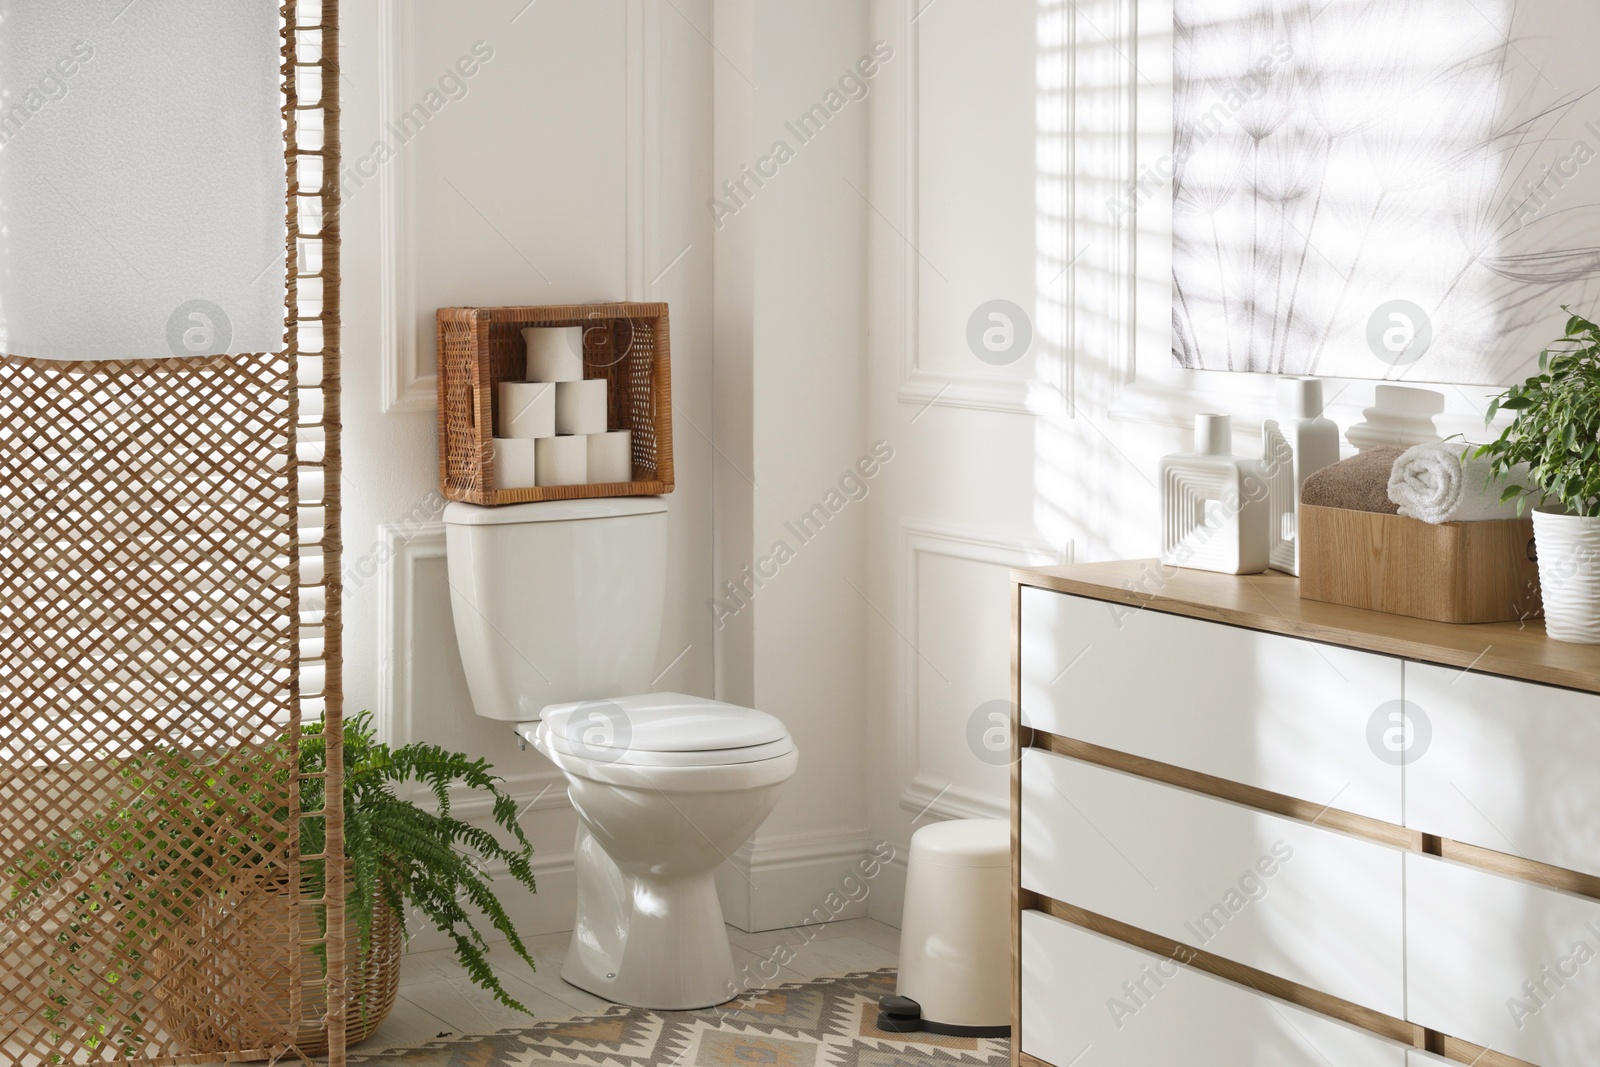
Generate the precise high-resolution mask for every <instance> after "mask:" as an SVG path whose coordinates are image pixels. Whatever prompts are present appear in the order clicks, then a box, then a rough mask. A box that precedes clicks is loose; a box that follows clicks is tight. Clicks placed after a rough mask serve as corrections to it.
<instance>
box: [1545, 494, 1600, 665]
mask: <svg viewBox="0 0 1600 1067" xmlns="http://www.w3.org/2000/svg"><path fill="white" fill-rule="evenodd" d="M1533 541H1534V545H1535V546H1536V549H1537V551H1538V554H1539V593H1540V595H1541V596H1542V597H1543V599H1544V630H1545V633H1546V634H1547V635H1548V636H1549V637H1551V638H1552V639H1554V640H1556V641H1570V642H1572V643H1574V644H1580V645H1600V518H1595V517H1588V516H1583V515H1573V514H1571V513H1569V512H1567V511H1566V510H1564V509H1561V508H1535V509H1534V511H1533Z"/></svg>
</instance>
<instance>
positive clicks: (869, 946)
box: [361, 919, 900, 1051]
mask: <svg viewBox="0 0 1600 1067" xmlns="http://www.w3.org/2000/svg"><path fill="white" fill-rule="evenodd" d="M571 936H572V935H571V934H547V935H545V936H543V937H536V938H534V939H533V940H532V941H531V942H530V943H529V945H528V948H529V951H531V952H532V953H533V956H534V958H535V960H536V961H537V963H538V969H537V970H536V971H529V970H528V966H527V964H525V963H523V962H522V960H520V959H519V958H517V957H516V956H514V955H511V954H510V953H509V952H506V951H505V950H504V949H503V948H502V949H501V951H500V952H497V953H491V956H490V960H491V963H492V965H493V966H494V968H495V971H496V972H497V973H498V974H499V975H500V979H501V981H502V982H503V983H504V984H505V987H506V990H507V992H509V993H510V994H511V995H512V996H514V997H516V998H517V999H518V1000H520V1001H522V1003H523V1004H525V1005H527V1007H528V1008H529V1009H530V1010H531V1011H532V1012H533V1015H532V1016H531V1017H530V1016H527V1015H523V1014H521V1013H520V1012H515V1011H512V1010H510V1009H508V1008H505V1007H503V1006H501V1005H500V1004H499V1003H497V1002H496V1001H495V1000H494V998H493V997H492V996H490V995H489V994H488V993H486V992H484V991H483V990H481V989H479V988H478V987H477V986H475V985H473V984H472V983H471V982H470V981H468V979H467V976H466V973H465V972H464V971H462V969H461V968H460V966H459V965H457V963H456V961H455V957H454V955H453V953H452V952H451V951H450V950H448V949H440V950H437V951H433V952H418V953H410V954H408V955H407V956H406V958H405V962H404V964H403V965H402V967H401V970H400V999H399V1001H398V1002H397V1003H396V1004H395V1007H394V1011H393V1012H392V1013H390V1015H389V1017H388V1018H387V1019H385V1020H384V1022H383V1025H382V1026H380V1027H379V1028H378V1031H377V1033H375V1034H374V1035H373V1036H372V1037H370V1038H368V1039H367V1040H366V1041H364V1042H362V1044H361V1047H362V1049H363V1050H366V1051H377V1050H380V1049H384V1048H398V1047H410V1046H413V1045H418V1044H421V1043H422V1042H424V1041H431V1040H433V1039H434V1038H437V1037H442V1036H447V1035H460V1034H484V1033H492V1032H494V1031H495V1030H501V1029H505V1028H507V1027H515V1026H526V1025H527V1024H529V1023H530V1022H534V1021H538V1020H548V1019H566V1018H571V1017H572V1016H575V1015H587V1014H594V1013H598V1012H602V1011H605V1010H606V1008H608V1007H610V1004H609V1003H608V1002H607V1001H604V1000H601V999H600V998H599V997H596V996H591V995H590V994H588V993H585V992H584V991H583V990H581V989H576V988H574V987H572V986H570V985H567V984H566V983H565V982H563V981H562V980H561V963H562V961H563V960H564V959H565V958H566V952H567V941H568V940H569V939H570V938H571ZM728 937H729V939H730V940H731V941H732V942H733V957H734V959H733V962H734V966H735V967H737V968H739V969H740V970H741V972H742V973H743V974H746V975H749V976H751V977H752V979H754V980H753V982H752V984H753V985H757V986H768V985H781V984H783V983H784V982H800V981H805V980H807V979H811V978H820V977H822V976H824V975H831V974H844V973H845V972H847V971H864V970H875V969H877V968H880V967H893V966H894V965H895V962H896V960H897V958H898V955H899V947H900V931H899V930H896V929H895V928H894V927H892V926H886V925H884V924H883V923H880V922H877V921H875V920H872V919H846V920H841V921H837V922H832V923H829V924H828V925H826V926H821V927H801V928H796V929H792V930H771V931H768V932H766V933H761V934H747V933H745V932H743V931H742V930H735V929H734V928H733V927H731V926H730V927H728ZM791 955H792V957H793V958H792V959H790V960H789V963H788V964H787V965H786V966H783V967H781V968H780V971H779V975H778V977H777V978H776V979H773V980H772V981H765V980H762V979H761V978H760V977H759V976H764V975H770V974H772V970H773V966H774V964H775V962H776V960H778V959H784V958H788V957H789V956H791ZM496 957H499V958H496ZM767 961H773V962H767Z"/></svg>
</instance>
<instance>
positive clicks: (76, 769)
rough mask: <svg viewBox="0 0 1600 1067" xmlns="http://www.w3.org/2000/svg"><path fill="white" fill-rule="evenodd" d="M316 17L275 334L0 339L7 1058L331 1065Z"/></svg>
mask: <svg viewBox="0 0 1600 1067" xmlns="http://www.w3.org/2000/svg"><path fill="white" fill-rule="evenodd" d="M337 14H338V5H337V0H309V2H306V3H301V4H299V5H298V6H295V5H293V4H291V5H290V6H288V7H285V8H284V9H283V16H284V20H285V21H284V37H283V41H284V47H283V74H284V116H285V162H286V166H287V171H288V177H289V236H288V245H287V249H286V256H285V259H284V260H283V261H282V262H280V263H279V264H277V265H276V266H275V268H274V269H279V270H285V271H286V273H287V276H288V278H289V307H288V309H287V314H286V318H285V335H286V345H285V349H284V351H283V352H282V353H279V354H268V355H246V356H223V357H205V358H174V359H171V360H161V361H137V362H98V363H91V362H84V363H57V362H46V361H33V360H23V359H16V358H12V357H6V356H0V642H3V647H4V648H5V650H6V653H7V655H6V662H5V665H4V667H3V668H0V920H3V925H0V1064H5V1065H6V1067H13V1065H15V1067H32V1065H35V1064H48V1063H111V1062H126V1061H135V1062H141V1063H159V1064H167V1063H201V1062H213V1061H216V1060H220V1059H235V1058H253V1059H265V1058H269V1057H278V1056H283V1055H290V1056H294V1058H296V1059H298V1058H299V1057H298V1056H297V1055H295V1053H296V1052H297V1051H298V1050H299V1049H300V1048H303V1047H309V1046H313V1045H316V1044H319V1043H320V1042H322V1041H324V1040H326V1041H327V1043H328V1047H329V1053H330V1059H331V1060H332V1062H334V1063H335V1064H342V1063H343V1060H344V1024H343V1017H344V1014H345V1009H344V1007H343V1002H344V998H343V990H344V987H345V983H344V980H343V974H344V962H345V961H344V959H343V957H344V955H345V949H344V941H343V939H342V938H331V939H327V944H326V945H325V946H323V945H320V944H318V942H320V941H321V940H322V939H321V938H320V937H319V930H320V929H322V920H323V909H322V905H323V904H324V901H323V900H321V899H320V898H319V899H317V900H312V899H310V894H309V893H307V892H304V891H302V888H301V875H302V873H304V872H303V870H302V867H303V863H304V862H305V861H311V860H315V859H317V858H318V857H303V856H301V855H300V854H299V853H300V845H299V834H298V829H299V826H300V820H301V819H303V818H308V817H309V818H323V819H324V821H325V822H326V824H327V826H326V829H327V842H328V843H327V849H328V851H329V852H331V853H334V854H336V855H337V854H342V850H343V844H342V829H343V821H342V809H341V806H340V805H339V804H338V803H337V802H335V803H332V804H330V805H328V807H327V808H326V809H325V811H322V812H312V813H303V812H301V811H300V810H299V807H300V805H299V797H300V795H301V784H302V783H301V780H300V777H299V771H298V766H297V759H296V758H295V751H296V750H295V747H294V742H295V740H296V738H297V737H298V731H299V727H300V723H301V722H302V721H303V720H305V719H307V718H309V719H315V718H316V717H318V716H319V715H321V714H324V713H325V714H326V716H327V718H328V720H329V724H330V726H334V725H337V724H338V723H339V721H340V712H341V707H340V700H339V685H338V681H339V677H340V655H339V640H338V637H339V612H338V607H339V596H338V594H339V582H338V575H339V558H340V554H339V538H338V528H339V522H338V520H339V500H338V487H339V474H338V472H339V449H338V444H339V424H338V411H339V404H338V383H339V375H338V342H339V329H338V325H339V319H338V315H339V303H338V248H339V244H338V227H337V219H338V189H337V181H336V176H337V174H338V154H337V145H338V129H339V127H338V93H337V90H338V73H337V55H338V47H337V44H338V33H337ZM324 175H326V177H327V179H328V180H327V181H326V182H324V180H323V178H324ZM175 224H176V223H175ZM329 734H330V745H329V747H330V749H335V751H333V752H330V758H329V760H328V764H329V766H330V767H333V768H337V767H338V752H337V750H336V745H335V743H334V742H335V741H336V739H337V738H338V736H339V732H338V730H336V729H330V731H329ZM327 778H328V780H327V781H326V782H324V783H320V784H322V785H325V786H326V795H327V796H329V797H333V798H338V797H339V796H340V795H341V788H342V783H341V781H340V780H339V774H338V772H337V770H335V771H334V772H333V773H331V774H329V775H328V776H327ZM313 792H314V793H315V794H318V795H320V794H321V793H322V792H323V791H322V790H320V789H319V790H314V791H313ZM329 868H330V869H329V871H328V883H329V884H328V886H327V895H326V902H325V907H326V912H327V915H326V918H327V924H328V926H329V927H330V928H333V929H343V922H344V920H343V906H342V901H343V891H344V887H343V884H342V881H343V865H342V864H337V863H336V864H330V865H329ZM308 955H309V956H311V957H312V958H313V960H314V964H313V965H312V966H309V967H308V966H306V965H305V964H306V960H307V957H308ZM324 955H325V956H326V959H327V964H328V970H327V974H328V975H330V976H331V979H328V980H325V979H324V978H323V977H322V974H323V972H322V967H321V960H320V957H321V956H324ZM307 976H309V977H307Z"/></svg>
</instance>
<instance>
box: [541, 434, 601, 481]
mask: <svg viewBox="0 0 1600 1067" xmlns="http://www.w3.org/2000/svg"><path fill="white" fill-rule="evenodd" d="M534 444H535V445H537V446H538V451H537V452H536V453H535V454H534V465H535V468H536V470H535V476H536V478H537V481H538V483H539V484H540V485H582V484H584V483H585V482H587V481H588V480H589V439H588V438H587V437H584V436H582V435H578V436H569V437H541V438H539V440H537V441H535V442H534Z"/></svg>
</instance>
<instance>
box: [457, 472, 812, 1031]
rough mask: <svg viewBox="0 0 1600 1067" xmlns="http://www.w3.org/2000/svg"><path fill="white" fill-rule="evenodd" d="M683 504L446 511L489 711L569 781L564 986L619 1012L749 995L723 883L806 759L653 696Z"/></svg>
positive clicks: (693, 705)
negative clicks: (571, 838) (572, 907)
mask: <svg viewBox="0 0 1600 1067" xmlns="http://www.w3.org/2000/svg"><path fill="white" fill-rule="evenodd" d="M666 512H667V506H666V501H665V500H664V499H662V498H660V497H607V498H599V499H592V500H563V501H548V502H543V503H536V504H513V505H509V506H503V507H478V506H475V505H472V504H463V503H452V504H449V505H448V506H446V508H445V511H444V523H445V543H446V552H447V561H448V566H449V576H450V577H449V580H450V604H451V610H452V613H453V615H454V617H455V630H456V642H457V644H458V645H459V646H460V649H461V663H462V666H463V667H464V668H465V670H466V676H467V687H468V689H469V690H470V691H471V694H472V703H473V708H474V710H475V711H476V712H477V713H478V714H479V715H481V716H484V717H485V718H490V719H497V720H501V721H503V722H506V723H507V724H509V725H510V726H511V727H512V729H513V730H514V731H515V732H516V734H517V736H518V737H519V738H521V739H523V740H524V741H526V742H527V743H530V744H532V745H533V746H534V747H535V748H536V749H538V751H539V752H540V753H542V754H543V755H544V756H545V757H546V758H548V759H549V760H550V761H551V762H552V763H554V764H555V765H556V767H557V768H559V769H560V771H561V772H562V773H563V774H564V775H565V776H566V779H567V794H568V796H569V797H571V799H572V805H573V808H574V809H575V810H576V811H577V814H578V831H577V841H576V844H575V845H574V850H573V852H574V858H573V863H574V866H575V868H576V871H577V917H576V921H575V923H574V925H573V934H572V943H571V946H570V947H569V949H568V951H567V959H566V963H565V965H564V966H563V967H562V969H561V977H562V978H563V979H565V980H566V981H568V982H570V983H571V984H573V985H575V986H577V987H578V988H579V989H583V990H586V991H588V992H590V993H593V994H595V995H596V996H599V997H604V998H605V999H607V1000H610V1001H613V1002H615V1003H618V1004H626V1005H629V1006H632V1007H640V1008H653V1009H657V1010H683V1009H692V1008H705V1007H710V1006H711V1005H714V1004H721V1003H723V1002H724V1001H727V1000H730V999H732V998H733V997H734V996H736V995H737V994H738V993H739V992H740V989H739V986H738V983H737V978H736V973H735V970H734V966H733V954H732V951H731V949H730V948H729V945H728V935H727V929H726V928H725V927H724V926H723V918H722V906H721V904H720V902H719V901H718V900H717V890H716V883H715V880H714V879H715V873H716V869H717V867H718V865H720V864H721V863H722V862H723V861H724V860H725V859H727V858H728V857H729V856H730V855H732V854H733V852H734V850H735V849H737V848H738V847H739V846H740V845H741V844H743V843H744V842H745V840H746V839H748V838H749V836H750V835H751V834H752V833H754V832H755V829H756V828H757V827H758V826H760V825H761V823H762V822H763V821H764V820H765V819H766V817H767V816H768V815H770V814H771V813H772V809H773V808H774V807H775V806H776V805H777V803H778V798H779V796H780V795H781V794H782V792H783V787H784V784H785V783H786V782H787V781H788V780H789V778H790V777H792V776H793V774H794V771H795V767H796V766H797V765H798V763H799V753H798V751H797V749H796V747H795V744H794V741H793V739H791V738H790V736H789V732H788V730H787V729H786V728H785V727H784V725H783V723H782V722H780V721H779V720H778V719H776V718H774V717H773V716H771V715H768V714H766V713H764V712H760V711H756V710H754V709H752V708H744V707H739V706H738V705H734V704H724V703H722V702H720V701H715V700H708V699H706V698H704V697H696V696H687V695H684V694H682V693H651V692H648V690H649V688H650V685H651V682H652V674H653V672H654V670H655V665H656V662H657V653H658V651H659V645H660V638H661V624H662V615H663V611H664V608H665V602H666V578H667V574H666V552H667V514H666Z"/></svg>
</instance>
